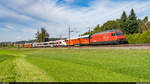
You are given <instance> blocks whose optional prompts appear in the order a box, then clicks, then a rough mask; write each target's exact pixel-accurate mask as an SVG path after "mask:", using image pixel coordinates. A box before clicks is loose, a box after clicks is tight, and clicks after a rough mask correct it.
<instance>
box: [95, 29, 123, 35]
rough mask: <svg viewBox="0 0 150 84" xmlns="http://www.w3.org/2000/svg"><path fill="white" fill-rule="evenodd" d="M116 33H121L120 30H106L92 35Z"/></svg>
mask: <svg viewBox="0 0 150 84" xmlns="http://www.w3.org/2000/svg"><path fill="white" fill-rule="evenodd" d="M116 31H121V30H120V29H112V30H106V31H103V32H98V33H95V34H93V35H96V34H104V33H111V32H116Z"/></svg>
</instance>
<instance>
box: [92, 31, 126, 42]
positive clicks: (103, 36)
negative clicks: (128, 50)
mask: <svg viewBox="0 0 150 84" xmlns="http://www.w3.org/2000/svg"><path fill="white" fill-rule="evenodd" d="M121 43H127V41H126V37H125V35H124V33H123V32H122V31H121V30H119V29H114V30H107V31H104V32H100V33H96V34H94V35H91V37H90V44H121Z"/></svg>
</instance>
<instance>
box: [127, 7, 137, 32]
mask: <svg viewBox="0 0 150 84" xmlns="http://www.w3.org/2000/svg"><path fill="white" fill-rule="evenodd" d="M126 24H127V28H126V33H127V34H134V33H138V28H139V27H138V21H137V17H136V15H135V13H134V10H133V9H132V10H131V13H130V15H129V17H128V19H127V21H126Z"/></svg>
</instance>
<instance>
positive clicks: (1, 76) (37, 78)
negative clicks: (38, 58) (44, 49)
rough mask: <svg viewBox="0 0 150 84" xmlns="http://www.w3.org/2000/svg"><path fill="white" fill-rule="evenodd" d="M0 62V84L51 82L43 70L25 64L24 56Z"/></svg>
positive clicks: (16, 56) (15, 56)
mask: <svg viewBox="0 0 150 84" xmlns="http://www.w3.org/2000/svg"><path fill="white" fill-rule="evenodd" d="M12 55H13V57H14V58H7V59H6V60H4V61H0V70H1V72H0V82H53V81H54V80H53V79H52V78H51V77H49V76H48V75H47V74H46V73H45V72H44V71H43V70H41V69H40V68H38V67H36V66H35V65H33V64H31V63H29V62H27V61H26V60H25V59H24V57H25V55H21V54H20V55H15V54H12Z"/></svg>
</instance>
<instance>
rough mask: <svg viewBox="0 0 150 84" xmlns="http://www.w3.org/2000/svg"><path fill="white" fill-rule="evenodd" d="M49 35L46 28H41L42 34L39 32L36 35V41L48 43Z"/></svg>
mask: <svg viewBox="0 0 150 84" xmlns="http://www.w3.org/2000/svg"><path fill="white" fill-rule="evenodd" d="M48 38H49V34H48V33H47V31H46V30H45V28H41V32H39V31H37V33H36V41H37V42H46V41H48Z"/></svg>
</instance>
